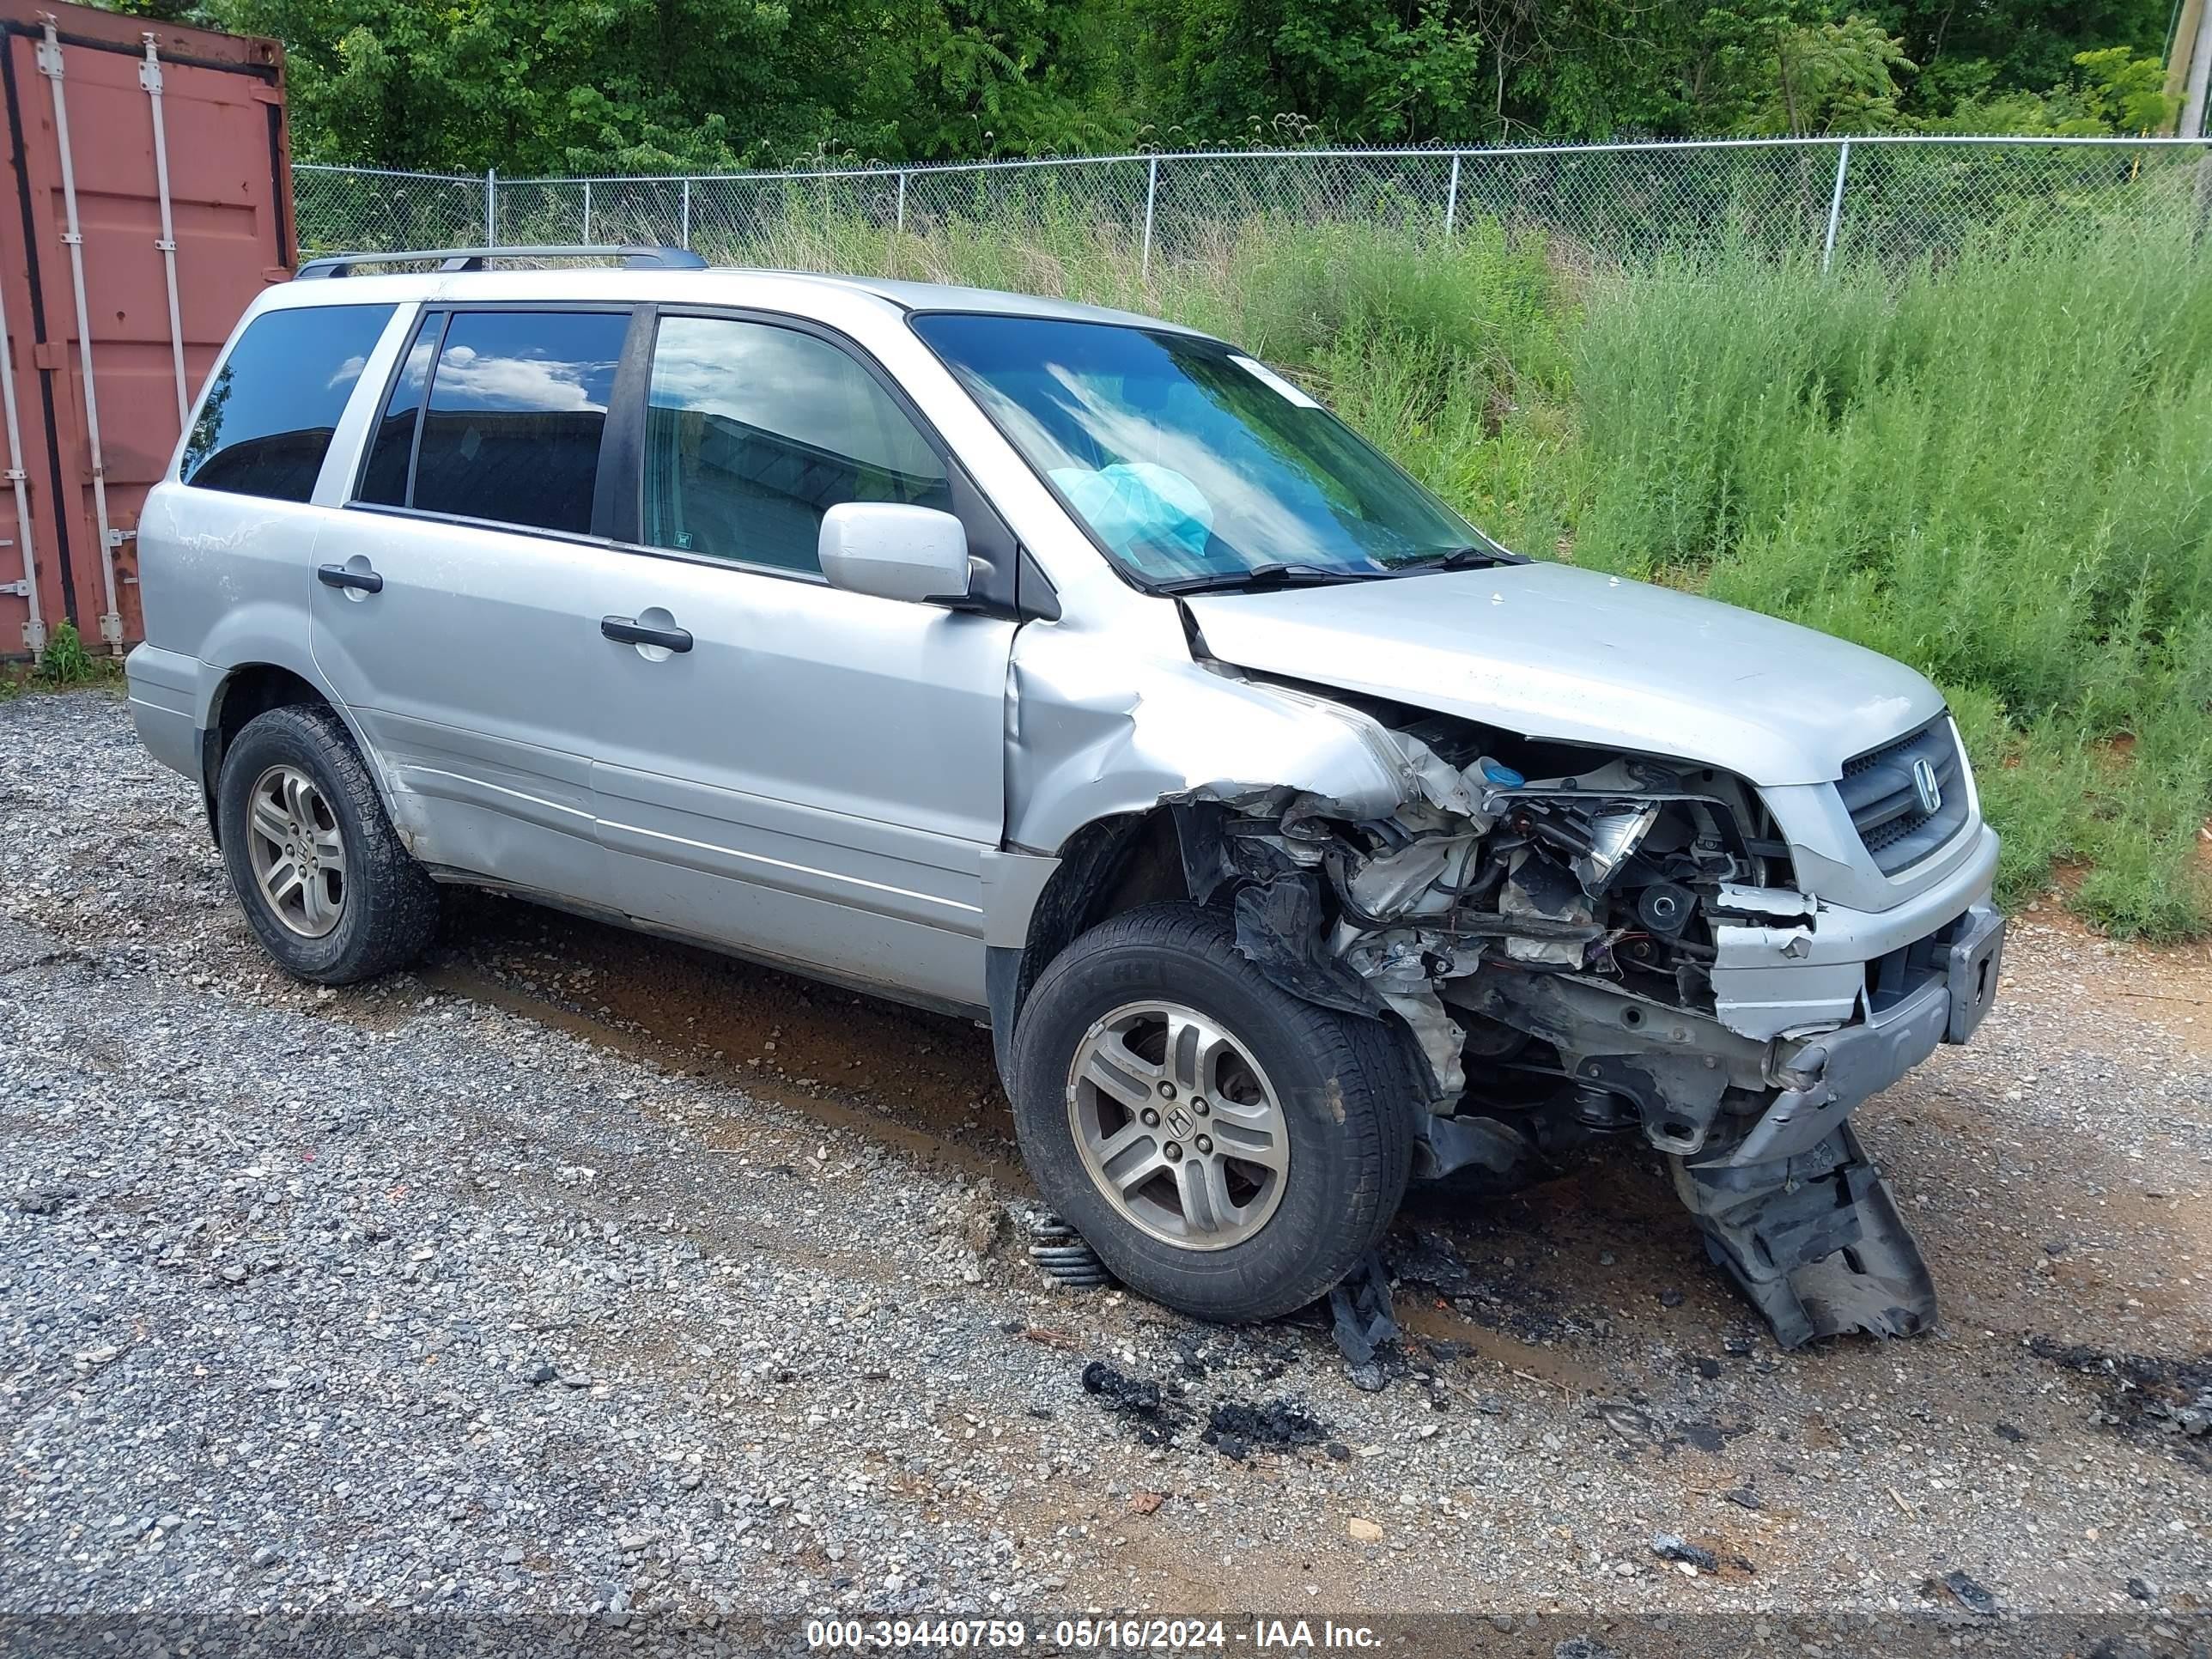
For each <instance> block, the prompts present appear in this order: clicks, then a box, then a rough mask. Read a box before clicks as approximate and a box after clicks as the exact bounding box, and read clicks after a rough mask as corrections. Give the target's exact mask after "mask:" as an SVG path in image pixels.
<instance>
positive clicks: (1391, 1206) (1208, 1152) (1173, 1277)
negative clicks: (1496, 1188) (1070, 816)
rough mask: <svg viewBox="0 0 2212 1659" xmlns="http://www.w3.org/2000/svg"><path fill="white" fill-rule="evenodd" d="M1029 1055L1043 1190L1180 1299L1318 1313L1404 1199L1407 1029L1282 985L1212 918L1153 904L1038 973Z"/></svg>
mask: <svg viewBox="0 0 2212 1659" xmlns="http://www.w3.org/2000/svg"><path fill="white" fill-rule="evenodd" d="M1014 1050H1015V1062H1014V1066H1013V1073H1014V1077H1015V1079H1016V1089H1015V1100H1014V1116H1015V1123H1016V1127H1017V1128H1018V1131H1019V1133H1020V1136H1021V1143H1022V1154H1023V1157H1024V1160H1025V1161H1026V1162H1027V1164H1028V1165H1029V1168H1030V1173H1031V1174H1032V1175H1033V1176H1035V1177H1036V1182H1037V1185H1038V1187H1039V1188H1040V1189H1041V1190H1042V1194H1043V1195H1044V1198H1045V1200H1046V1201H1047V1202H1048V1203H1049V1204H1050V1205H1052V1206H1053V1207H1054V1208H1055V1209H1056V1210H1058V1211H1059V1212H1060V1214H1061V1215H1063V1216H1064V1217H1066V1218H1067V1220H1068V1221H1070V1222H1071V1223H1073V1225H1074V1226H1075V1228H1076V1230H1077V1231H1079V1232H1080V1233H1081V1234H1082V1235H1083V1237H1085V1240H1086V1241H1088V1242H1089V1243H1090V1245H1091V1248H1092V1249H1095V1250H1097V1252H1098V1254H1099V1255H1100V1257H1101V1258H1102V1259H1103V1261H1105V1263H1106V1265H1107V1266H1108V1267H1110V1268H1112V1269H1113V1271H1114V1273H1115V1275H1116V1276H1117V1277H1119V1278H1120V1279H1121V1281H1122V1282H1123V1283H1124V1284H1126V1285H1128V1286H1129V1287H1130V1288H1131V1289H1133V1290H1135V1291H1139V1293H1140V1294H1142V1295H1145V1296H1148V1297H1152V1299H1153V1300H1154V1301H1156V1302H1161V1303H1164V1304H1167V1305H1168V1306H1169V1307H1171V1308H1176V1309H1178V1310H1182V1312H1185V1313H1188V1314H1192V1315H1194V1316H1197V1317H1199V1318H1201V1319H1210V1320H1218V1321H1240V1320H1250V1319H1267V1318H1272V1317H1273V1316H1277V1315H1279V1314H1285V1313H1288V1312H1290V1311H1291V1310H1293V1309H1295V1308H1299V1307H1303V1306H1304V1304H1307V1303H1309V1302H1311V1301H1313V1300H1314V1299H1315V1298H1316V1297H1320V1296H1322V1295H1323V1294H1325V1293H1326V1292H1327V1291H1328V1290H1329V1289H1330V1287H1331V1286H1333V1285H1335V1284H1336V1283H1337V1281H1338V1280H1340V1279H1342V1278H1343V1277H1344V1276H1345V1274H1346V1273H1349V1272H1350V1271H1351V1270H1352V1267H1355V1266H1356V1265H1357V1264H1358V1261H1359V1259H1360V1257H1361V1256H1362V1255H1364V1254H1365V1253H1366V1252H1367V1250H1368V1249H1370V1248H1371V1247H1372V1246H1373V1244H1374V1243H1375V1241H1376V1239H1377V1238H1378V1237H1381V1235H1382V1232H1383V1229H1384V1228H1385V1227H1386V1226H1388V1225H1389V1222H1390V1218H1391V1217H1392V1215H1394V1214H1395V1212H1396V1211H1397V1207H1398V1201H1399V1200H1400V1199H1401V1197H1402V1196H1403V1195H1404V1193H1405V1189H1406V1180H1407V1173H1408V1170H1410V1168H1411V1164H1412V1156H1413V1122H1414V1117H1413V1114H1414V1113H1415V1112H1417V1111H1419V1110H1420V1109H1421V1101H1420V1098H1419V1090H1418V1086H1417V1084H1416V1082H1415V1079H1414V1077H1413V1070H1412V1066H1411V1065H1410V1062H1409V1060H1408V1057H1407V1054H1406V1051H1405V1050H1404V1048H1402V1047H1401V1044H1400V1043H1399V1042H1398V1041H1397V1039H1396V1037H1395V1034H1393V1033H1392V1032H1391V1031H1390V1030H1389V1029H1388V1028H1387V1027H1385V1026H1384V1025H1383V1024H1382V1023H1381V1022H1380V1021H1377V1020H1373V1019H1364V1018H1358V1017H1357V1016H1354V1015H1349V1014H1343V1013H1339V1012H1335V1011H1334V1010H1332V1009H1327V1008H1322V1007H1319V1006H1316V1005H1315V1004H1313V1003H1310V1002H1306V1001H1304V1000H1302V999H1300V998H1297V997H1295V996H1292V995H1291V994H1290V993H1288V992H1286V991H1284V990H1282V989H1280V988H1279V987H1277V986H1275V985H1274V984H1273V982H1272V981H1269V980H1268V979H1267V976H1266V975H1263V974H1261V972H1260V970H1259V969H1257V968H1255V966H1253V964H1252V963H1250V962H1249V961H1247V960H1246V959H1245V958H1244V957H1243V956H1242V955H1240V954H1239V953H1238V952H1237V945H1236V939H1235V935H1234V933H1233V932H1232V930H1231V926H1230V924H1229V922H1228V921H1227V920H1226V919H1225V918H1223V917H1221V916H1218V915H1214V914H1212V913H1211V912H1207V911H1204V910H1200V909H1198V908H1195V907H1194V906H1191V905H1188V904H1155V905H1148V906H1146V907H1145V908H1142V909H1139V910H1133V911H1130V912H1129V913H1127V915H1121V916H1116V917H1115V918H1114V919H1113V920H1111V921H1107V922H1105V923H1103V924H1102V925H1101V926H1099V927H1096V928H1094V929H1092V930H1091V932H1090V933H1085V935H1083V937H1082V938H1080V939H1077V940H1076V941H1075V942H1074V943H1073V945H1069V946H1068V947H1067V949H1066V951H1062V952H1061V954H1060V956H1059V957H1056V958H1054V961H1053V962H1052V963H1051V965H1050V966H1048V968H1047V969H1045V970H1044V972H1043V974H1042V975H1040V976H1039V978H1038V980H1037V982H1036V986H1035V987H1034V988H1033V989H1032V990H1031V991H1030V995H1029V998H1028V1000H1026V1001H1025V1002H1024V1005H1023V1007H1022V1012H1021V1018H1020V1023H1019V1024H1018V1026H1017V1028H1016V1030H1015V1034H1014Z"/></svg>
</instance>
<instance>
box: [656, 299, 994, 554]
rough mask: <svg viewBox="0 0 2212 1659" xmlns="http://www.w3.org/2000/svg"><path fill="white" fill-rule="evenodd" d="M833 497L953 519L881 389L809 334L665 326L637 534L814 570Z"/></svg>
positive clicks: (710, 324)
mask: <svg viewBox="0 0 2212 1659" xmlns="http://www.w3.org/2000/svg"><path fill="white" fill-rule="evenodd" d="M841 501H902V502H905V503H907V504H908V505H911V506H918V507H938V508H940V509H943V510H945V511H948V512H949V511H950V510H951V506H952V491H951V485H950V484H949V483H947V481H946V478H945V467H944V464H943V463H942V462H941V461H939V459H938V457H937V453H936V452H935V451H934V450H933V448H932V447H930V444H929V442H928V441H927V439H925V438H924V437H923V436H922V435H921V433H920V432H919V431H918V430H916V429H915V424H914V422H912V421H910V420H908V418H907V416H906V414H905V413H904V411H903V410H901V409H900V408H899V406H898V405H897V404H896V403H894V402H892V401H891V398H890V394H888V393H887V392H884V389H883V387H882V386H880V385H878V382H877V381H876V380H875V378H874V376H872V374H869V373H868V372H867V370H866V369H865V368H862V367H861V366H860V364H859V363H858V362H854V360H853V359H852V358H851V357H850V356H848V355H847V354H846V353H845V352H843V351H842V350H840V349H838V348H837V347H836V346H834V345H832V344H830V343H829V342H828V341H826V340H823V339H820V338H818V337H816V336H814V335H811V334H806V333H802V332H801V331H799V330H797V329H791V328H780V327H777V326H775V325H773V324H769V323H750V322H739V321H737V320H735V319H729V318H714V317H669V318H665V319H662V321H661V324H660V333H659V339H658V340H657V341H656V342H655V344H654V349H653V389H652V395H651V400H650V408H649V409H648V411H647V416H646V429H645V539H646V540H647V542H648V543H649V544H652V545H653V546H655V547H672V548H679V549H682V550H684V551H687V552H691V553H704V554H708V555H710V556H713V557H715V558H721V559H737V560H742V561H743V562H746V563H748V564H763V565H772V566H775V568H779V569H784V570H801V571H817V570H819V569H820V568H821V564H820V562H819V561H818V559H817V556H816V550H817V546H818V544H819V542H820V538H821V531H822V515H823V513H825V512H827V511H828V510H829V508H830V507H835V506H836V505H837V504H838V503H839V502H841Z"/></svg>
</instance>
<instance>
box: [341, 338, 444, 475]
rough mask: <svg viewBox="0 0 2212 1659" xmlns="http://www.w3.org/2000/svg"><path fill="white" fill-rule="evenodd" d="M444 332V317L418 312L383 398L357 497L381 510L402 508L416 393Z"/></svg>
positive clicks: (417, 399) (425, 380) (419, 410)
mask: <svg viewBox="0 0 2212 1659" xmlns="http://www.w3.org/2000/svg"><path fill="white" fill-rule="evenodd" d="M445 331H446V313H444V312H442V311H433V312H428V313H424V315H423V318H422V325H421V326H420V327H418V328H417V329H416V331H415V343H413V344H412V345H410V346H409V347H408V348H407V360H406V362H404V363H403V364H402V365H401V366H400V370H399V377H398V379H397V380H394V381H393V382H392V395H391V396H390V397H389V398H386V399H385V403H384V417H383V418H382V419H381V420H380V421H378V422H377V423H376V435H375V437H374V439H373V440H372V441H371V442H370V444H369V450H368V466H367V467H366V468H364V469H363V470H362V475H361V499H362V501H376V502H378V503H380V504H381V505H383V506H386V507H404V506H406V505H407V468H408V465H409V463H410V462H411V461H413V460H414V459H415V425H416V416H419V415H420V414H421V413H422V389H423V387H425V386H428V385H429V384H430V359H431V357H432V356H435V354H436V352H437V349H438V340H439V337H440V336H441V335H442V334H444V333H445Z"/></svg>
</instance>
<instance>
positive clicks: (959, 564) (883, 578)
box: [819, 501, 969, 604]
mask: <svg viewBox="0 0 2212 1659" xmlns="http://www.w3.org/2000/svg"><path fill="white" fill-rule="evenodd" d="M819 545H820V551H821V557H822V574H823V575H825V576H827V577H828V578H829V585H830V586H832V587H842V588H843V589H845V590H846V591H847V592H853V593H872V594H874V595H875V596H876V597H877V598H878V599H908V600H912V601H915V602H917V603H927V602H928V601H931V600H935V601H938V602H939V603H941V604H951V603H957V602H958V601H961V600H963V599H966V598H967V597H968V588H969V570H968V532H967V530H966V529H965V528H964V527H963V526H962V525H961V522H960V520H957V519H956V518H954V517H953V516H952V515H951V513H940V512H939V511H938V510H937V509H936V508H935V507H902V506H901V505H899V504H898V503H897V502H895V501H841V502H839V503H838V504H837V505H836V507H831V508H830V509H829V511H828V512H827V513H823V515H822V539H821V542H820V544H819Z"/></svg>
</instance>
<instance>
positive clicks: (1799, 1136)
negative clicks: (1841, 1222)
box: [1699, 904, 2005, 1168]
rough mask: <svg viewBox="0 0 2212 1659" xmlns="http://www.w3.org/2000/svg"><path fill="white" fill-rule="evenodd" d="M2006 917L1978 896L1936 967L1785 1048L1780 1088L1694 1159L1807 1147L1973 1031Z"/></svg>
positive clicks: (1729, 1162)
mask: <svg viewBox="0 0 2212 1659" xmlns="http://www.w3.org/2000/svg"><path fill="white" fill-rule="evenodd" d="M2004 927H2005V924H2004V918H2003V916H2002V915H1999V914H1998V913H1997V911H1996V909H1995V908H1993V907H1991V906H1990V905H1987V904H1977V905H1975V906H1973V907H1972V908H1971V909H1969V910H1968V911H1967V912H1966V915H1963V916H1961V917H1960V919H1959V921H1957V922H1956V923H1955V924H1954V927H1953V938H1952V939H1951V940H1950V941H1949V943H1948V944H1947V945H1944V946H1943V948H1942V953H1941V957H1940V958H1939V960H1940V961H1941V962H1942V971H1940V972H1938V973H1936V974H1933V975H1929V977H1928V978H1927V979H1926V980H1924V981H1923V982H1922V983H1921V984H1920V985H1918V986H1917V987H1915V988H1914V989H1913V990H1912V991H1911V993H1910V994H1908V995H1906V996H1905V998H1904V999H1903V1000H1901V1001H1900V1002H1899V1003H1898V1004H1897V1005H1896V1006H1894V1007H1893V1008H1891V1009H1890V1010H1888V1011H1887V1012H1886V1013H1885V1014H1884V1015H1883V1016H1882V1017H1881V1018H1879V1019H1874V1020H1869V1021H1866V1022H1864V1023H1863V1024H1857V1025H1846V1026H1844V1027H1842V1028H1841V1029H1839V1030H1834V1031H1830V1032H1828V1033H1827V1034H1826V1035H1825V1036H1818V1037H1814V1038H1813V1039H1812V1040H1811V1041H1809V1042H1807V1043H1806V1044H1805V1045H1804V1047H1803V1048H1800V1049H1799V1050H1798V1051H1797V1053H1796V1054H1795V1055H1794V1056H1792V1057H1791V1059H1790V1065H1789V1069H1788V1073H1787V1075H1788V1076H1790V1077H1791V1078H1792V1079H1802V1081H1800V1082H1798V1083H1797V1085H1796V1087H1794V1088H1790V1089H1785V1090H1784V1091H1782V1092H1781V1093H1780V1094H1779V1095H1778V1096H1776V1097H1775V1099H1774V1102H1773V1103H1772V1104H1771V1105H1770V1106H1769V1107H1768V1108H1767V1109H1766V1110H1765V1112H1764V1113H1763V1114H1761V1115H1760V1117H1759V1121H1758V1122H1756V1123H1754V1124H1753V1125H1752V1127H1751V1129H1750V1131H1749V1133H1747V1134H1746V1135H1745V1136H1744V1137H1743V1139H1741V1140H1739V1141H1737V1142H1736V1143H1735V1145H1734V1146H1730V1147H1729V1148H1728V1149H1727V1150H1726V1152H1723V1153H1720V1154H1718V1155H1717V1156H1716V1157H1714V1158H1711V1159H1708V1160H1699V1162H1700V1163H1701V1164H1710V1165H1724V1166H1728V1167H1733V1168H1741V1167H1744V1166H1746V1165H1749V1164H1771V1163H1774V1162H1775V1161H1777V1160H1778V1159H1781V1158H1796V1157H1799V1156H1801V1155H1802V1154H1803V1153H1806V1152H1810V1151H1812V1149H1813V1148H1814V1147H1815V1146H1819V1145H1820V1143H1821V1142H1822V1141H1824V1140H1826V1139H1827V1138H1828V1136H1829V1135H1830V1134H1831V1133H1833V1131H1834V1130H1835V1128H1836V1126H1837V1125H1838V1124H1839V1123H1840V1122H1842V1121H1843V1120H1844V1116H1845V1115H1847V1114H1849V1113H1850V1110H1851V1109H1852V1108H1853V1107H1855V1106H1857V1104H1858V1103H1860V1102H1861V1101H1863V1100H1866V1099H1868V1098H1869V1097H1872V1096H1874V1095H1877V1094H1880V1093H1881V1091H1883V1090H1884V1089H1887V1087H1889V1085H1891V1084H1893V1083H1894V1082H1896V1081H1897V1080H1898V1079H1899V1078H1901V1077H1903V1076H1904V1075H1905V1073H1907V1072H1909V1071H1911V1069H1912V1068H1913V1067H1914V1066H1917V1065H1919V1064H1920V1062H1921V1061H1922V1060H1925V1059H1927V1058H1928V1056H1929V1055H1930V1054H1934V1053H1935V1052H1936V1048H1938V1047H1939V1046H1940V1045H1941V1044H1942V1043H1946V1042H1966V1039H1967V1038H1968V1037H1970V1036H1972V1035H1973V1034H1974V1029H1975V1028H1976V1027H1977V1026H1978V1025H1979V1024H1981V1023H1982V1019H1983V1017H1984V1015H1986V1014H1987V1013H1988V1012H1989V1011H1990V1005H1991V1004H1992V1003H1993V1002H1995V1001H1996V990H1997V977H1998V974H1999V971H2000V969H2001V966H2002V961H2003V954H2004Z"/></svg>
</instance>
